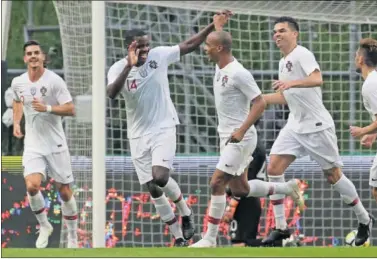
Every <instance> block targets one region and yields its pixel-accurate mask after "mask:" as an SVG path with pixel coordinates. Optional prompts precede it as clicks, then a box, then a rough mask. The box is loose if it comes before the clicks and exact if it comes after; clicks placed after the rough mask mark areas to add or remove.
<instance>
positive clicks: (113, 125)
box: [54, 1, 377, 247]
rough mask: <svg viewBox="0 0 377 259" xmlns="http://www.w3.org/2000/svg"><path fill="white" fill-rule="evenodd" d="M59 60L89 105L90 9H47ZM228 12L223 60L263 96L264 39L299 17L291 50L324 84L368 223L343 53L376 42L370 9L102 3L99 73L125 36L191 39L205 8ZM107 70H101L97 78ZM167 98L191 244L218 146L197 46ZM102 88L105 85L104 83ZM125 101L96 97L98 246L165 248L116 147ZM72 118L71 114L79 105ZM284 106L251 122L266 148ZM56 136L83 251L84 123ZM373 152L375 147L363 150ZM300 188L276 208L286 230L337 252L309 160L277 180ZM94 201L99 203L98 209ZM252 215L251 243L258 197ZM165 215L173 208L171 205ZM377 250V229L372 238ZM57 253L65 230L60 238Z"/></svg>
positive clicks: (337, 205) (331, 198)
mask: <svg viewBox="0 0 377 259" xmlns="http://www.w3.org/2000/svg"><path fill="white" fill-rule="evenodd" d="M54 5H55V8H56V12H57V16H58V20H59V24H60V32H61V40H62V48H63V55H64V73H65V74H64V77H65V80H66V82H67V84H68V87H69V89H70V91H71V93H72V95H73V96H75V97H76V98H78V96H81V97H82V96H90V95H91V85H92V70H91V68H92V56H93V55H96V53H92V50H91V44H92V38H91V35H92V29H91V23H92V18H91V2H90V1H54ZM223 8H226V9H230V10H233V11H234V12H235V15H234V16H233V17H232V18H231V20H230V22H229V23H228V25H226V30H228V31H230V32H231V34H232V36H233V54H234V56H235V57H236V58H237V59H238V60H239V61H240V62H241V63H242V64H243V65H244V66H245V67H246V68H248V69H250V70H251V71H252V74H253V75H254V77H255V79H256V80H257V83H258V85H259V86H260V88H261V89H262V91H263V92H264V93H268V92H271V81H272V80H273V79H276V78H277V76H278V62H279V59H280V57H281V55H280V53H279V50H278V49H277V48H276V46H275V45H274V42H273V41H272V30H273V21H274V18H276V17H277V16H282V15H288V16H293V17H295V18H297V19H298V21H299V24H300V37H299V39H300V43H301V44H302V45H304V46H306V47H307V48H309V49H310V50H312V51H313V52H314V54H315V56H316V58H317V60H318V62H319V64H320V66H321V69H322V73H323V76H324V81H325V84H324V86H323V99H324V103H325V105H326V107H327V108H328V109H329V111H330V112H331V114H332V116H333V118H334V120H335V123H336V130H337V136H338V144H339V149H340V152H341V155H342V157H343V161H344V164H345V166H344V172H345V174H346V175H347V176H348V177H349V178H350V179H351V180H352V181H353V182H354V183H355V185H356V188H357V190H358V191H359V194H360V197H361V200H362V201H363V203H364V205H365V207H366V208H367V209H368V211H369V212H371V213H373V214H376V215H377V209H376V207H377V206H376V204H375V202H374V201H373V200H372V199H371V194H370V188H369V186H368V178H369V168H370V166H371V164H372V160H373V157H374V155H375V150H369V149H365V148H362V147H360V145H359V142H358V141H356V140H353V139H352V138H351V137H350V134H349V126H350V125H366V124H367V123H369V121H370V118H369V116H368V114H367V113H366V112H365V111H364V108H363V104H362V100H361V96H360V87H361V83H362V81H361V79H360V77H359V75H357V74H356V73H355V67H354V62H353V60H354V53H355V51H356V49H357V44H358V42H359V40H360V38H361V37H374V38H377V2H375V1H360V2H359V1H306V2H302V1H301V2H296V1H221V2H219V1H209V2H208V1H206V2H204V1H203V2H200V1H177V2H175V1H126V2H124V1H123V2H122V1H106V10H105V12H106V59H105V60H103V62H106V68H107V69H108V68H109V67H110V66H111V65H112V64H113V63H114V62H115V61H117V60H119V59H121V58H123V57H125V56H126V54H127V53H126V48H125V45H124V36H125V32H126V31H127V30H130V29H134V28H139V29H143V30H145V31H146V32H147V33H148V34H149V35H150V37H151V44H152V46H153V47H155V46H160V45H174V44H177V43H179V42H181V41H183V40H185V39H187V38H188V37H190V36H191V35H193V34H195V33H196V32H198V31H199V30H200V29H201V28H203V27H204V26H206V25H207V24H208V23H210V22H211V21H212V17H213V14H214V12H215V11H217V10H219V9H223ZM106 72H107V71H104V73H106ZM168 74H169V80H170V89H171V98H172V100H173V102H174V104H175V106H176V109H177V111H178V114H179V117H180V121H181V125H179V126H178V128H177V157H176V160H175V162H174V167H175V173H174V174H173V177H174V178H175V179H176V180H177V181H178V183H179V184H180V186H181V189H182V192H183V194H184V198H185V199H187V201H188V202H189V204H191V206H192V208H193V211H194V213H195V222H196V225H197V234H196V236H195V238H194V240H198V239H199V238H200V233H201V232H202V231H205V229H206V224H207V223H206V222H207V217H206V215H207V205H208V201H209V198H210V190H209V180H210V177H211V174H212V172H213V171H214V169H215V165H216V162H217V159H218V145H219V138H218V135H217V132H216V126H217V125H216V124H217V119H216V111H215V104H214V96H213V91H212V78H213V75H214V64H211V63H210V62H209V61H208V59H207V58H206V57H205V54H204V52H203V50H202V48H200V49H198V50H196V51H194V52H193V53H191V54H188V55H186V56H184V57H182V59H181V61H180V62H179V63H177V64H175V65H173V66H171V67H170V69H169V72H168ZM103 87H105V85H104V86H103ZM124 106H125V103H124V99H123V98H122V97H121V96H119V97H118V98H117V99H115V100H110V99H108V100H107V106H106V133H107V138H106V144H107V149H106V154H107V156H106V172H104V174H106V189H107V191H106V197H103V200H105V201H106V229H104V231H106V232H105V238H106V246H107V247H115V246H145V247H148V246H169V245H171V244H172V237H171V235H170V233H169V232H168V229H167V227H166V226H165V225H163V224H162V223H161V220H160V218H159V215H157V214H156V211H155V209H154V207H153V205H152V203H151V199H150V196H149V194H148V192H147V190H146V188H144V187H141V186H140V185H139V183H138V180H137V178H136V174H135V172H134V167H133V165H132V162H131V160H130V149H129V144H128V140H127V138H126V132H127V124H126V112H125V109H124ZM78 109H80V107H78ZM287 111H288V110H287V107H283V106H274V107H269V108H268V110H267V111H266V112H265V114H264V116H263V119H262V120H261V122H260V123H259V125H258V129H259V133H260V138H262V139H263V141H264V143H265V145H266V148H267V150H268V151H269V150H270V148H271V145H272V143H273V141H274V140H275V139H276V137H277V134H278V133H279V130H280V129H281V128H282V127H283V126H284V123H285V121H286V119H287V115H288V112H287ZM66 134H67V138H68V142H69V147H70V150H71V153H72V164H73V167H74V173H75V177H76V185H75V195H76V197H77V200H78V202H79V209H80V223H79V224H80V225H79V229H80V230H79V231H80V232H79V238H80V246H82V247H91V244H92V240H91V231H92V228H93V225H92V211H91V208H92V205H93V202H98V201H93V200H92V194H93V193H92V188H95V187H92V184H91V183H92V175H91V172H92V139H91V136H92V125H91V122H90V121H89V122H85V121H81V120H79V119H78V118H68V119H67V120H66ZM374 148H375V147H374ZM292 177H296V178H300V179H303V183H302V189H303V191H304V192H305V197H306V199H307V205H308V208H307V210H306V211H305V212H304V213H303V215H300V214H298V213H297V210H296V208H295V207H294V206H293V205H292V201H290V200H289V199H286V215H287V218H288V223H289V226H290V227H291V228H292V229H294V230H295V231H296V233H301V234H304V235H305V240H304V242H305V243H306V244H307V245H326V246H327V245H334V246H336V245H342V244H343V237H345V235H346V234H347V233H348V232H349V231H351V230H353V229H355V228H356V227H357V221H356V218H355V216H354V215H353V213H352V212H351V210H350V209H349V208H348V207H347V206H345V205H344V204H343V202H342V200H341V199H340V197H339V195H338V194H336V193H334V192H333V191H332V189H331V187H330V185H329V184H327V183H326V181H325V179H324V177H323V176H322V173H321V170H320V168H319V167H318V166H317V164H316V163H315V162H313V161H311V160H310V159H309V158H303V159H299V160H297V161H295V162H294V163H293V165H291V166H290V167H289V169H288V170H287V172H286V179H290V178H292ZM99 202H102V201H99ZM262 205H263V217H262V220H261V223H260V231H259V234H260V235H261V236H264V235H265V234H266V233H268V231H270V230H271V228H272V227H274V220H273V216H272V207H271V204H270V203H269V200H268V199H262ZM172 206H174V205H172ZM228 230H229V226H227V225H226V224H222V225H221V228H220V237H219V241H218V243H219V244H220V245H228V244H229V236H228ZM373 231H374V233H373V234H372V236H374V242H377V240H376V239H375V237H376V236H377V232H376V230H373ZM62 233H63V237H62V246H65V240H66V237H65V233H66V232H65V231H63V232H62Z"/></svg>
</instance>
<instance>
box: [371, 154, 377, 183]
mask: <svg viewBox="0 0 377 259" xmlns="http://www.w3.org/2000/svg"><path fill="white" fill-rule="evenodd" d="M369 185H370V186H372V187H375V188H377V155H376V157H375V158H374V160H373V165H372V167H371V168H370V174H369Z"/></svg>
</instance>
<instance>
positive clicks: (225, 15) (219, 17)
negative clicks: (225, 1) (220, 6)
mask: <svg viewBox="0 0 377 259" xmlns="http://www.w3.org/2000/svg"><path fill="white" fill-rule="evenodd" d="M232 15H233V13H232V11H229V10H222V11H220V12H217V13H216V14H215V15H214V16H213V23H214V24H215V30H216V31H221V30H222V29H223V27H224V25H225V24H226V23H227V22H228V20H229V18H230V17H231V16H232Z"/></svg>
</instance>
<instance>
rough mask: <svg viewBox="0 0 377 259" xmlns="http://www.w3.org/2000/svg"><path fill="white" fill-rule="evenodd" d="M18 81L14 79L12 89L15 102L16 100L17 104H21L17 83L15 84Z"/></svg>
mask: <svg viewBox="0 0 377 259" xmlns="http://www.w3.org/2000/svg"><path fill="white" fill-rule="evenodd" d="M16 80H17V79H16V78H13V80H12V84H11V89H12V92H13V100H15V101H16V102H21V99H20V97H19V96H18V94H17V92H16V87H17V83H16V82H15V81H16Z"/></svg>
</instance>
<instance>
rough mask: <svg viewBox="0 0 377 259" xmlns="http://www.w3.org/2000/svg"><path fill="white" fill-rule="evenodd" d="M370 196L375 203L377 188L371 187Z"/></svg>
mask: <svg viewBox="0 0 377 259" xmlns="http://www.w3.org/2000/svg"><path fill="white" fill-rule="evenodd" d="M372 195H373V197H374V199H375V200H376V201H377V187H372Z"/></svg>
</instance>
